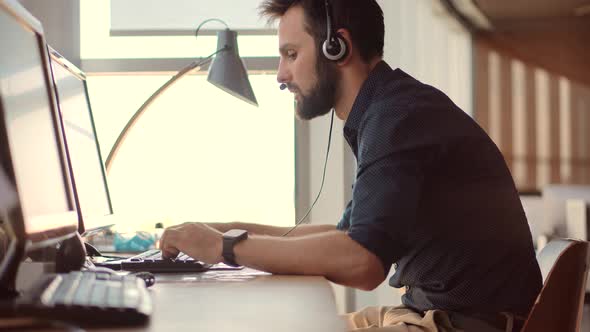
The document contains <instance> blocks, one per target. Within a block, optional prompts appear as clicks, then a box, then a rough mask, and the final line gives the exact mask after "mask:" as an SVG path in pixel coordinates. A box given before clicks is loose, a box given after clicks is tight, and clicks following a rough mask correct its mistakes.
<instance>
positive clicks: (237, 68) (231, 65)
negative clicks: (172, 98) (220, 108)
mask: <svg viewBox="0 0 590 332" xmlns="http://www.w3.org/2000/svg"><path fill="white" fill-rule="evenodd" d="M224 47H225V48H227V50H226V51H224V52H220V53H218V54H217V55H216V56H215V58H214V59H213V61H212V62H211V66H210V67H209V75H208V77H207V81H209V82H210V83H211V84H213V85H215V86H217V87H218V88H220V89H222V90H224V91H226V92H228V93H230V94H231V95H233V96H234V97H237V98H240V99H242V100H243V101H245V102H248V103H250V104H252V105H254V106H258V102H257V101H256V96H254V91H252V86H251V85H250V81H249V80H248V74H247V72H246V67H245V66H244V63H243V62H242V59H241V58H240V54H239V51H238V34H237V32H235V31H233V30H229V29H226V30H222V31H219V32H218V33H217V49H218V50H219V49H222V48H224Z"/></svg>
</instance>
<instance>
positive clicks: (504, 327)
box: [449, 313, 526, 332]
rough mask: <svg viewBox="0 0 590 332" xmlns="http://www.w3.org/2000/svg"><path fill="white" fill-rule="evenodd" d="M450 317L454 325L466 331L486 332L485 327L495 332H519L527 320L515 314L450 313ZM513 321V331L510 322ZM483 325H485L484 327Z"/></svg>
mask: <svg viewBox="0 0 590 332" xmlns="http://www.w3.org/2000/svg"><path fill="white" fill-rule="evenodd" d="M449 317H450V319H451V322H452V323H453V325H457V327H458V328H462V329H464V330H466V331H471V330H474V331H484V330H485V325H487V326H489V327H492V328H493V329H494V330H500V331H508V332H519V331H520V330H522V327H523V326H524V323H525V321H526V320H525V319H524V318H522V317H518V316H515V315H513V314H504V313H486V314H481V313H475V314H461V313H449ZM511 320H512V329H509V327H510V323H511V322H510V321H511ZM482 324H485V325H483V326H482Z"/></svg>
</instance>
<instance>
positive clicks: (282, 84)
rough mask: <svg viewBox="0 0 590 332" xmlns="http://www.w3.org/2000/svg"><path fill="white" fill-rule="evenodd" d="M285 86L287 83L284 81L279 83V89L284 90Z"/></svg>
mask: <svg viewBox="0 0 590 332" xmlns="http://www.w3.org/2000/svg"><path fill="white" fill-rule="evenodd" d="M286 88H287V84H285V83H281V85H280V86H279V89H281V90H285V89H286Z"/></svg>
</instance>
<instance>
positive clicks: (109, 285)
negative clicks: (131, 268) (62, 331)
mask: <svg viewBox="0 0 590 332" xmlns="http://www.w3.org/2000/svg"><path fill="white" fill-rule="evenodd" d="M15 306H16V307H15V309H16V312H17V313H18V316H23V317H29V316H32V317H40V318H47V319H56V320H62V321H67V322H72V323H74V324H79V325H82V326H97V325H100V326H106V325H108V326H121V325H125V326H128V325H143V324H145V323H146V322H147V321H148V320H149V317H150V314H151V313H152V301H151V297H150V295H149V293H148V291H147V289H146V286H145V283H144V281H143V280H141V279H139V278H137V277H135V276H134V275H125V276H122V275H117V274H110V273H104V272H95V271H75V272H70V273H67V274H49V275H46V276H44V277H43V278H42V279H41V280H40V281H39V282H37V283H36V284H35V286H34V287H32V288H31V290H30V291H28V292H26V293H24V294H23V295H22V296H20V297H19V298H18V299H17V300H16V304H15Z"/></svg>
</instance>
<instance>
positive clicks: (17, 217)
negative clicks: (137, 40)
mask: <svg viewBox="0 0 590 332" xmlns="http://www.w3.org/2000/svg"><path fill="white" fill-rule="evenodd" d="M0 9H2V10H4V12H5V13H7V14H8V15H10V16H12V17H13V18H14V19H15V20H16V21H17V23H18V24H20V25H21V26H22V27H23V28H25V29H27V30H29V31H31V32H32V33H33V34H34V35H35V39H36V42H37V46H38V49H39V54H40V57H41V59H40V60H41V64H42V67H43V78H44V79H45V82H46V84H45V88H46V93H47V98H48V100H49V108H50V112H51V117H52V120H53V121H52V122H53V129H54V135H55V138H56V143H57V148H58V153H59V157H60V164H61V169H62V177H63V185H64V189H65V194H66V195H67V204H68V211H67V212H64V213H63V214H62V213H60V214H59V217H63V218H64V219H67V220H69V219H71V222H69V223H67V222H64V225H63V226H61V227H57V228H53V229H47V230H44V231H41V232H35V233H27V230H26V226H25V224H26V223H25V216H24V213H23V210H22V208H21V205H20V202H21V200H22V197H21V194H22V193H21V192H20V190H19V188H18V183H17V182H16V176H15V172H14V168H13V161H14V160H13V158H12V151H11V150H10V146H8V149H7V151H6V152H5V153H6V156H4V157H5V158H6V160H7V162H8V164H9V165H10V169H8V170H6V172H7V176H8V177H9V178H10V180H11V181H13V182H12V185H13V186H14V191H15V192H16V193H17V196H18V201H19V202H18V206H16V207H15V209H14V210H13V211H12V213H10V216H5V218H6V219H8V220H5V222H8V223H9V224H10V227H11V230H12V233H13V234H11V235H12V236H13V237H14V239H13V240H15V241H17V242H19V243H24V249H25V250H26V251H29V250H34V249H38V248H43V247H48V246H51V245H53V244H57V243H59V242H61V241H63V240H65V239H68V238H70V237H72V236H74V235H75V234H76V231H77V229H78V222H77V212H76V209H75V205H74V198H73V197H72V193H71V191H70V190H69V188H70V186H71V180H72V179H71V178H70V176H69V172H68V165H67V160H66V159H65V155H64V141H63V137H62V136H61V134H60V132H59V122H58V114H57V103H56V100H55V95H54V93H53V91H52V86H51V82H52V81H51V74H50V67H49V66H50V64H49V56H48V53H47V52H46V51H45V50H46V46H45V45H46V44H47V43H46V40H45V35H44V31H43V27H42V25H41V23H40V22H39V21H38V20H37V19H36V18H35V17H34V16H32V15H31V14H30V13H29V12H28V11H27V10H26V9H25V8H24V7H22V5H21V4H20V3H18V2H17V1H16V0H3V1H0ZM4 112H5V110H4V103H3V102H2V96H1V95H0V115H1V116H2V122H1V124H2V127H1V128H0V135H1V137H2V139H3V140H4V142H6V144H8V142H9V141H10V139H9V136H8V132H7V128H6V123H5V118H4Z"/></svg>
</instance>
